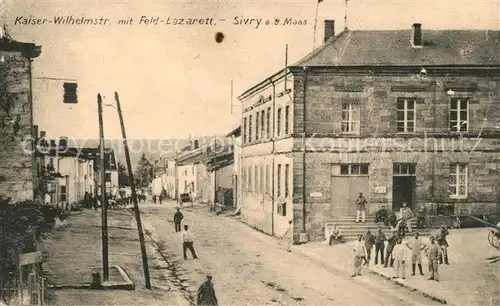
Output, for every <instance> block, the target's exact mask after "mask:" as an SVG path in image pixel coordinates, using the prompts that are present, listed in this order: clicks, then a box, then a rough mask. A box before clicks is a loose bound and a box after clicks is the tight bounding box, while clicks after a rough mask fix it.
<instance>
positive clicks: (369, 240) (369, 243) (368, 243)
mask: <svg viewBox="0 0 500 306" xmlns="http://www.w3.org/2000/svg"><path fill="white" fill-rule="evenodd" d="M374 244H375V236H374V235H373V234H372V233H371V232H370V229H368V231H367V232H366V235H365V247H366V253H367V256H366V265H367V266H368V265H369V264H370V260H371V258H372V249H373V245H374Z"/></svg>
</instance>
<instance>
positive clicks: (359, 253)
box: [351, 234, 366, 277]
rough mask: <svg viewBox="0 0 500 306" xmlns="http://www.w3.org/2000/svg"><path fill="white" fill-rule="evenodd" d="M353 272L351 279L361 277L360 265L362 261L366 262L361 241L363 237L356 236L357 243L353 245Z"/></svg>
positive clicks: (363, 244) (364, 250)
mask: <svg viewBox="0 0 500 306" xmlns="http://www.w3.org/2000/svg"><path fill="white" fill-rule="evenodd" d="M353 250H354V272H353V273H352V276H351V277H356V276H359V275H361V265H362V264H363V260H364V261H365V262H366V247H365V243H364V241H363V235H361V234H359V235H358V241H356V242H355V243H354V246H353Z"/></svg>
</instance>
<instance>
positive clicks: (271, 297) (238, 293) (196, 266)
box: [141, 202, 435, 305]
mask: <svg viewBox="0 0 500 306" xmlns="http://www.w3.org/2000/svg"><path fill="white" fill-rule="evenodd" d="M174 205H175V204H174V203H172V202H170V203H167V204H164V205H151V204H147V205H144V206H141V211H142V213H143V220H144V224H145V228H146V229H148V230H149V231H153V232H154V234H153V236H155V237H156V239H160V240H162V241H163V242H162V243H161V244H162V245H164V247H165V250H166V252H165V253H166V256H167V257H168V259H169V261H171V262H177V263H178V265H179V268H182V269H183V270H185V271H186V274H187V275H189V280H187V282H188V283H189V284H190V287H191V288H192V290H195V289H196V288H197V286H198V285H199V284H200V283H201V282H202V281H203V279H204V274H205V273H207V272H209V273H212V274H213V277H214V283H215V289H216V292H217V295H218V299H219V301H220V304H222V305H243V304H244V305H266V304H269V305H276V304H281V305H433V303H435V302H433V301H431V300H429V299H427V298H424V297H422V296H420V295H418V294H415V293H412V292H410V291H407V290H406V289H404V288H401V287H399V286H397V285H395V284H393V283H392V282H391V281H386V280H383V279H382V278H380V277H378V276H373V275H370V274H368V273H366V274H365V275H364V276H362V277H360V278H358V279H350V278H349V274H347V273H344V272H339V270H337V269H335V268H333V267H331V266H328V265H325V264H323V263H321V262H318V261H315V260H313V259H311V258H310V257H308V256H306V255H304V253H303V252H301V251H299V250H298V249H297V248H295V247H294V248H293V249H292V253H287V252H286V251H284V250H281V249H279V248H278V246H277V240H276V239H273V238H271V237H269V236H266V235H263V234H262V233H260V232H257V231H255V230H253V229H251V228H249V227H247V226H246V225H244V224H242V223H240V222H238V221H236V220H232V219H229V218H224V217H222V216H215V215H207V214H205V213H203V212H189V211H186V210H183V211H182V212H183V214H184V216H185V219H184V222H183V224H187V225H190V228H191V230H192V233H193V235H194V237H195V238H194V240H195V242H194V246H195V249H196V252H197V254H198V256H199V259H197V260H193V259H192V257H191V256H190V255H188V260H186V261H184V259H183V258H182V248H181V240H180V235H179V234H178V233H175V232H174V224H173V221H172V217H173V213H174ZM188 254H189V253H188Z"/></svg>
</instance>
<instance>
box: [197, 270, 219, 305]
mask: <svg viewBox="0 0 500 306" xmlns="http://www.w3.org/2000/svg"><path fill="white" fill-rule="evenodd" d="M197 296H198V298H197V301H196V305H198V306H217V304H218V302H217V297H216V296H215V289H214V284H213V283H212V275H210V274H208V275H207V278H206V279H205V281H204V282H203V283H202V284H201V286H200V288H199V289H198V294H197Z"/></svg>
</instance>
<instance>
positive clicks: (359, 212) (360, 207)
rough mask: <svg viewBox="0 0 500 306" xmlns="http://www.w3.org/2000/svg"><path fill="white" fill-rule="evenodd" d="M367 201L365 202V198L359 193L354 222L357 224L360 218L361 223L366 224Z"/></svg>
mask: <svg viewBox="0 0 500 306" xmlns="http://www.w3.org/2000/svg"><path fill="white" fill-rule="evenodd" d="M367 203H368V201H366V199H365V197H364V196H363V193H361V192H360V193H359V197H358V199H357V200H356V222H359V218H360V217H361V220H362V221H363V222H366V204H367Z"/></svg>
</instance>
